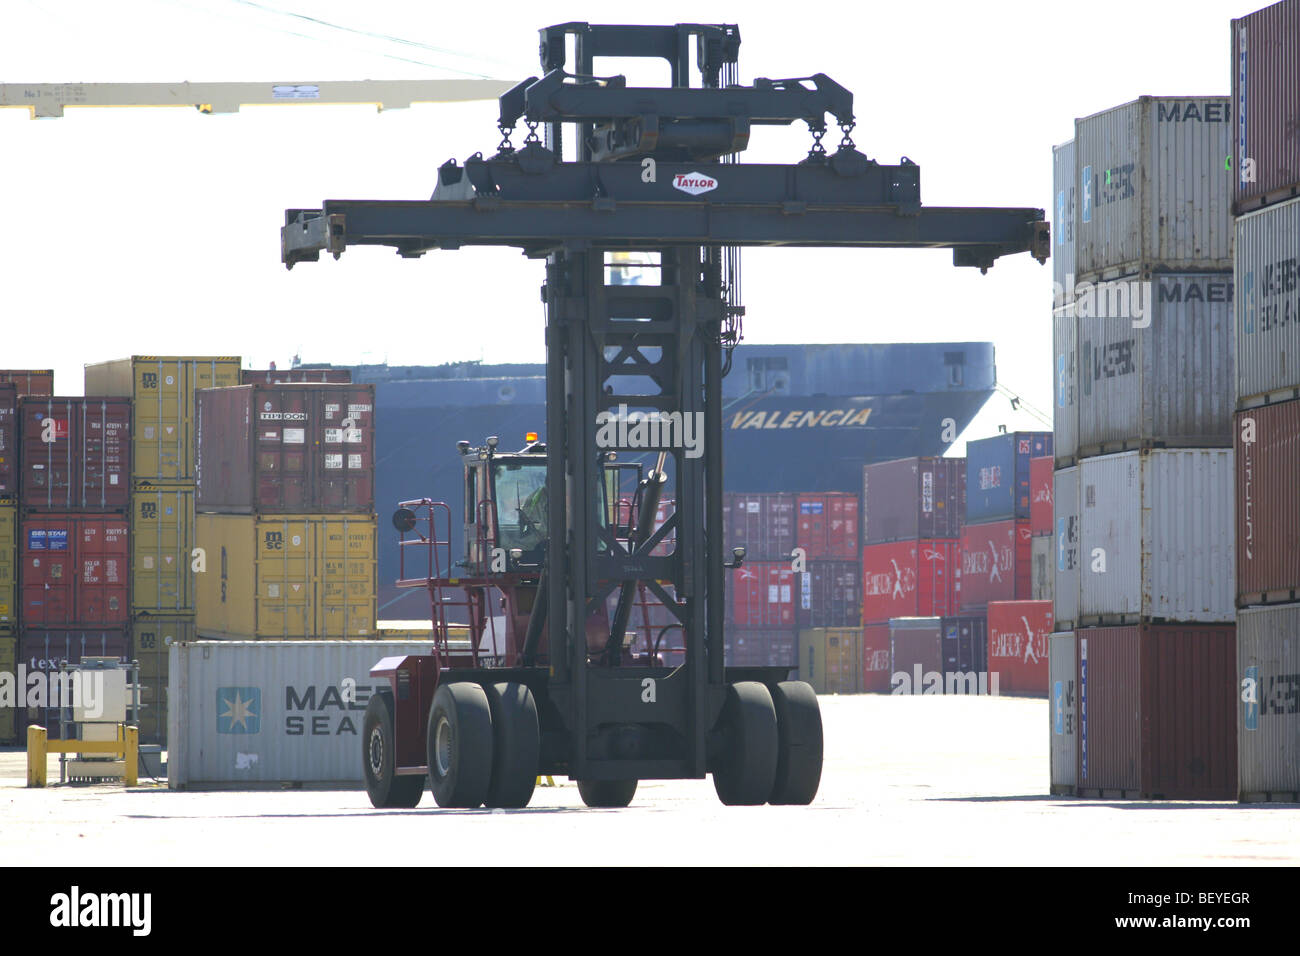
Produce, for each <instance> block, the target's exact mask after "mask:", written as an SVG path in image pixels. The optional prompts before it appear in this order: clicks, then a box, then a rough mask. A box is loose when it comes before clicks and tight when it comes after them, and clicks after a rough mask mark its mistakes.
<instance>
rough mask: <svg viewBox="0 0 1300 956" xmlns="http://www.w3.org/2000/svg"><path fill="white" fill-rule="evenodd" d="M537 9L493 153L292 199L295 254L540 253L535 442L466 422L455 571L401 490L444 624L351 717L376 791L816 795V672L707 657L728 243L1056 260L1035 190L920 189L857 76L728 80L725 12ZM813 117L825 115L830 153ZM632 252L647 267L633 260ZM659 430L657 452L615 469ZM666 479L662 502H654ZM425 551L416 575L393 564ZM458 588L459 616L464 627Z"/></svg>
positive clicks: (388, 800)
mask: <svg viewBox="0 0 1300 956" xmlns="http://www.w3.org/2000/svg"><path fill="white" fill-rule="evenodd" d="M540 34H541V63H542V73H543V75H542V76H541V77H540V78H539V77H532V78H529V79H527V80H525V81H523V82H522V83H520V84H518V85H516V86H515V87H514V88H512V89H511V90H509V91H508V92H506V93H505V94H503V95H502V96H501V98H500V119H499V128H500V131H501V133H502V140H501V143H500V145H499V146H498V147H497V151H496V153H495V154H494V155H492V156H491V157H490V158H484V156H483V155H482V154H481V153H475V154H474V155H473V156H471V157H470V158H469V159H468V160H466V161H465V162H464V164H457V163H456V161H455V160H450V161H448V162H447V163H445V164H444V165H443V166H442V167H441V168H440V169H439V170H438V176H437V183H436V186H435V188H434V191H433V195H432V197H431V198H430V199H429V200H415V201H369V200H328V201H326V202H325V203H324V204H323V206H322V208H320V209H315V210H303V209H290V210H287V211H286V214H285V225H284V227H283V229H282V231H281V242H282V258H283V261H284V263H285V265H287V266H288V267H290V268H292V267H293V266H294V265H295V264H296V263H298V262H302V261H315V260H317V259H318V258H319V257H320V253H321V252H327V253H331V254H333V255H334V256H335V258H337V257H338V256H339V255H340V254H341V253H342V252H343V251H344V250H345V249H347V248H348V247H349V246H356V245H387V246H392V247H395V248H396V250H397V252H398V254H399V255H402V256H407V257H415V256H420V255H423V254H424V253H425V252H428V251H430V250H433V249H458V248H460V247H462V246H466V245H509V246H515V247H519V248H521V249H522V250H523V252H524V253H525V255H527V256H529V257H532V258H544V259H545V261H546V282H545V285H544V286H543V287H542V298H543V301H544V302H545V304H546V349H547V372H546V389H547V411H546V439H547V441H546V443H545V444H544V445H543V444H541V443H539V442H535V441H534V442H532V443H530V444H529V445H528V446H527V447H525V448H524V449H523V450H522V451H521V452H519V453H516V454H505V453H500V454H499V453H498V452H497V447H496V446H497V441H496V440H495V439H493V438H489V439H488V440H487V443H486V444H485V445H483V446H481V447H471V446H470V445H469V443H468V442H461V453H462V455H463V456H464V459H465V463H466V469H465V472H466V486H465V487H466V496H465V502H464V506H465V515H464V520H465V522H466V554H465V556H464V558H463V559H462V560H461V561H460V562H459V564H460V567H461V571H463V573H461V571H458V570H455V569H453V568H452V567H451V560H450V558H451V555H450V553H449V548H450V546H449V545H448V544H447V543H446V542H445V540H444V539H442V537H441V535H440V534H439V523H440V521H442V522H443V526H445V527H446V528H447V530H448V531H449V530H450V521H451V514H450V509H449V508H448V506H447V505H446V504H443V503H438V502H432V501H428V500H425V499H421V500H415V501H409V502H404V503H402V506H401V507H400V508H399V510H398V512H397V513H396V514H395V515H394V519H393V520H394V524H395V525H396V527H397V530H398V531H399V533H401V535H402V542H403V543H402V548H403V555H404V559H403V566H402V567H403V570H402V577H403V581H402V582H401V583H402V584H403V586H414V587H423V588H427V589H428V591H429V594H430V599H431V605H432V615H433V620H434V628H435V639H436V640H435V650H434V653H433V654H430V655H423V656H407V657H401V658H386V659H384V660H382V661H380V662H378V663H377V664H376V665H375V667H374V669H373V670H372V671H371V674H372V676H375V677H378V678H386V679H387V680H388V681H389V686H390V690H391V692H389V693H383V692H381V693H378V694H376V695H375V696H374V697H373V698H372V700H371V702H370V705H369V708H368V710H367V712H366V717H365V723H364V728H363V732H362V738H363V761H364V768H365V777H366V784H367V790H368V792H369V795H370V799H371V801H372V803H374V805H375V806H377V807H412V806H415V805H416V804H417V803H418V802H419V800H420V797H421V795H422V793H423V790H424V786H425V782H426V779H427V780H428V782H429V785H430V787H431V789H432V790H433V794H434V798H435V800H436V802H437V803H438V805H439V806H443V807H476V806H479V805H486V806H489V807H522V806H525V805H527V803H528V801H529V800H530V799H531V796H532V792H533V785H534V782H535V780H536V778H537V775H538V774H563V775H567V776H569V777H570V778H572V779H574V780H576V781H577V783H578V789H579V792H580V794H581V796H582V799H583V801H584V802H585V803H586V804H587V805H588V806H598V807H617V806H626V805H628V804H629V803H630V802H631V800H632V798H633V796H634V794H635V792H636V787H637V782H638V781H639V780H645V779H676V778H703V777H705V776H706V775H710V774H711V775H712V777H713V782H714V787H715V789H716V791H717V794H718V796H719V798H720V799H721V800H722V802H723V803H725V804H731V805H744V804H748V805H753V804H763V803H771V804H807V803H810V802H811V801H812V799H813V798H814V796H815V795H816V792H817V789H818V786H819V783H820V779H821V770H822V726H821V715H820V712H819V709H818V705H817V698H816V696H815V695H814V693H813V692H812V689H811V687H810V686H809V685H808V684H806V683H804V682H801V681H790V680H788V679H787V678H788V676H789V668H785V667H728V666H726V664H725V662H724V640H723V618H724V615H723V606H724V603H723V601H724V588H725V583H724V582H725V575H726V573H727V570H728V569H733V568H735V567H737V566H739V565H740V564H741V563H742V562H743V560H744V553H743V550H741V549H736V550H735V552H733V553H730V554H726V553H724V547H723V530H722V467H723V463H722V401H721V379H722V376H723V375H725V374H726V373H727V371H729V368H730V355H731V350H732V349H733V348H734V346H735V345H736V344H737V342H738V341H739V340H740V323H741V316H742V315H743V308H742V306H741V305H740V297H739V247H743V246H846V247H895V248H899V247H908V248H951V249H952V250H953V262H954V264H955V265H958V266H975V267H978V268H980V269H981V270H982V271H987V269H988V268H989V267H990V266H992V265H993V263H994V261H995V260H996V259H998V258H999V257H1001V256H1004V255H1012V254H1016V253H1020V252H1029V253H1030V254H1031V255H1033V256H1034V257H1035V258H1036V259H1038V260H1039V261H1040V262H1045V261H1046V259H1047V256H1048V253H1049V248H1050V243H1049V236H1048V227H1047V223H1046V222H1044V221H1043V219H1044V217H1043V211H1042V210H1041V209H1013V208H964V207H963V208H941V207H926V206H922V205H921V201H920V169H919V167H918V166H917V165H916V164H915V163H913V162H911V161H910V160H908V159H906V158H904V159H903V160H902V161H901V162H900V163H899V164H898V165H885V164H881V163H878V162H877V161H875V160H873V159H869V158H868V157H867V156H866V155H864V154H863V153H861V152H859V151H858V150H857V149H856V147H855V146H854V143H853V141H852V138H851V135H850V134H851V132H852V130H853V128H854V113H853V96H852V94H851V93H850V92H849V91H848V90H846V89H844V88H843V87H841V86H840V85H838V84H837V83H835V82H834V81H833V80H831V79H830V78H829V77H827V76H825V75H824V74H816V75H814V76H811V77H804V78H796V79H782V80H769V79H756V80H755V81H754V82H753V83H752V84H750V85H741V84H740V83H739V82H738V73H737V54H738V51H739V46H740V33H739V30H738V29H737V27H736V26H734V25H726V24H716V25H714V24H677V25H673V26H623V25H612V26H611V25H591V24H587V23H564V24H560V25H557V26H551V27H547V28H545V29H543V30H541V31H540ZM570 43H571V44H572V62H570V52H569V49H568V47H569V45H570ZM692 52H693V53H694V61H695V66H694V71H693V68H692V56H691V54H692ZM611 57H613V58H629V57H654V58H661V59H664V60H667V61H668V63H669V66H670V68H671V85H670V86H668V87H663V88H637V87H630V86H628V85H627V83H626V80H625V79H624V77H622V76H601V75H598V74H597V72H596V65H597V64H596V61H597V60H598V59H601V58H611ZM693 72H698V85H697V86H692V85H691V82H692V79H693ZM828 115H829V116H831V117H833V118H834V119H835V120H836V122H837V123H838V125H839V127H840V130H841V132H842V138H841V140H840V142H839V145H838V148H837V149H836V151H835V152H834V153H830V154H828V153H827V152H826V150H825V148H824V147H823V145H822V142H821V140H822V138H823V136H824V135H825V133H826V131H827V126H826V117H827V116H828ZM521 120H522V121H523V122H524V124H525V126H526V127H527V130H528V133H527V135H526V137H525V139H524V142H523V144H522V146H520V147H518V148H516V147H515V146H514V145H513V144H512V143H511V139H510V137H511V133H512V131H513V130H514V129H515V127H516V126H517V124H518V123H519V121H521ZM796 121H802V122H804V123H806V124H807V125H808V127H809V128H810V130H811V132H812V136H813V144H812V148H811V150H810V152H809V154H808V156H807V157H806V158H804V159H803V160H802V161H800V162H798V163H795V164H790V165H778V164H745V163H740V162H738V160H737V154H738V153H740V152H741V151H742V150H744V149H745V148H746V146H747V145H748V142H749V137H750V134H751V131H752V130H753V128H754V127H756V126H765V125H789V124H792V123H794V122H796ZM539 127H543V129H544V139H543V138H542V137H539V136H538V135H537V130H538V128H539ZM569 136H572V137H573V142H572V146H571V149H570V150H569V151H567V152H571V153H572V154H573V156H574V158H572V159H566V158H565V156H566V154H567V152H566V149H565V142H566V138H567V137H569ZM628 252H635V253H637V254H638V255H639V258H638V259H637V261H638V262H642V263H645V262H649V263H651V265H650V266H641V267H638V268H642V269H643V270H648V271H650V272H652V273H656V275H655V281H652V282H651V283H647V284H629V283H628V282H626V281H625V280H626V276H624V275H621V274H620V271H621V270H622V269H623V267H622V266H620V265H619V263H620V262H621V261H625V258H624V259H621V258H620V257H625V256H626V254H627V253H628ZM692 429H694V431H695V434H694V438H695V439H696V440H695V441H693V442H692V441H688V440H687V439H689V438H691V437H692V436H691V431H692ZM647 453H648V454H650V455H651V456H653V466H652V467H651V468H650V469H649V470H648V471H645V472H644V473H641V472H640V471H635V470H630V469H636V468H638V467H639V466H637V465H636V464H634V463H633V462H632V461H629V460H628V459H629V458H635V457H637V456H644V455H646V454H647ZM543 462H544V464H543ZM629 486H630V488H631V490H630V492H629ZM666 494H671V496H672V498H673V499H674V501H675V509H674V511H673V513H672V515H671V516H670V517H668V518H667V520H665V521H662V522H656V521H655V520H654V516H655V513H656V504H657V502H658V500H659V498H660V497H661V496H663V495H666ZM539 517H540V520H539ZM670 534H671V535H672V536H673V538H674V540H675V549H673V550H672V551H671V552H670V553H668V554H664V553H662V552H663V550H664V548H663V547H662V543H663V542H664V541H665V540H666V538H667V536H669V535H670ZM408 535H414V537H408ZM412 549H415V550H416V551H418V553H420V554H421V555H423V567H422V569H421V570H422V572H423V573H421V574H419V575H414V574H413V575H411V576H409V577H408V575H407V570H406V567H407V565H406V562H405V555H406V554H407V553H408V552H410V551H411V550H412ZM413 563H419V562H413ZM453 588H456V589H459V590H460V592H461V593H462V594H463V595H464V597H463V598H462V599H459V601H457V602H455V603H454V599H452V598H450V597H448V595H449V594H450V593H451V591H450V589H453ZM645 589H648V590H649V591H650V592H652V593H653V595H654V597H655V598H656V599H657V600H658V602H660V603H661V604H662V606H663V608H665V609H666V610H667V612H668V613H669V614H670V615H671V618H672V620H673V621H675V622H676V623H677V624H678V625H679V626H680V627H679V632H680V633H679V637H678V640H677V641H676V643H675V647H674V649H679V650H680V654H670V653H667V652H666V650H665V646H664V645H660V646H656V645H655V644H654V643H653V642H649V641H641V642H638V640H637V634H636V632H635V631H633V632H631V633H629V630H628V624H629V616H630V612H631V608H632V606H633V604H634V601H635V598H636V594H637V593H638V592H639V591H643V590H645ZM457 606H459V607H462V608H464V611H465V613H466V614H467V615H468V617H469V623H470V627H471V636H470V639H469V640H468V641H467V642H463V643H461V644H459V645H457V644H456V643H455V642H454V641H452V640H451V639H449V637H448V621H447V613H448V609H449V608H454V607H457ZM611 606H612V611H611V610H610V608H611ZM498 612H500V613H498ZM497 621H501V622H502V624H501V625H500V627H499V630H500V631H501V633H500V634H498V633H497V630H498V624H497ZM498 640H499V645H498Z"/></svg>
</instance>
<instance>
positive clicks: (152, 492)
mask: <svg viewBox="0 0 1300 956" xmlns="http://www.w3.org/2000/svg"><path fill="white" fill-rule="evenodd" d="M193 549H194V486H193V485H189V484H185V485H177V484H167V485H160V484H152V483H149V482H138V483H137V484H136V489H135V491H133V492H132V493H131V574H132V578H131V609H132V611H133V612H134V613H136V614H167V615H174V614H193V613H194V573H195V572H194V571H193V570H192V569H191V564H192V560H193V555H192V551H193ZM205 573H206V572H205Z"/></svg>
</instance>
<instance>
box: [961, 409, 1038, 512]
mask: <svg viewBox="0 0 1300 956" xmlns="http://www.w3.org/2000/svg"><path fill="white" fill-rule="evenodd" d="M1050 454H1052V433H1051V432H1009V433H1007V434H1005V435H997V436H995V437H993V438H981V439H979V440H978V441H971V442H967V443H966V523H967V524H984V523H986V522H989V521H1006V520H1008V519H1010V518H1017V519H1020V518H1024V519H1028V517H1029V498H1030V495H1029V459H1031V458H1041V457H1042V456H1044V455H1050Z"/></svg>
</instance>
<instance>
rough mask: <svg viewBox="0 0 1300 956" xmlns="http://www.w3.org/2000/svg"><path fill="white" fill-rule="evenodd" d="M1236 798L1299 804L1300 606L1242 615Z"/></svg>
mask: <svg viewBox="0 0 1300 956" xmlns="http://www.w3.org/2000/svg"><path fill="white" fill-rule="evenodd" d="M1237 680H1238V681H1240V682H1241V687H1242V693H1241V694H1239V695H1238V697H1239V698H1241V697H1245V696H1247V695H1246V693H1245V691H1246V689H1247V687H1248V686H1249V685H1248V684H1247V683H1246V682H1247V681H1253V686H1254V690H1255V693H1254V698H1255V699H1254V700H1253V701H1247V700H1241V699H1239V700H1238V702H1237V708H1238V709H1237V797H1238V799H1239V800H1241V801H1242V802H1246V803H1253V802H1261V801H1271V800H1276V801H1281V802H1285V803H1300V604H1279V605H1276V606H1274V607H1252V608H1245V609H1243V610H1241V611H1240V612H1239V613H1238V615H1237Z"/></svg>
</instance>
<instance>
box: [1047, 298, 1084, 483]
mask: <svg viewBox="0 0 1300 956" xmlns="http://www.w3.org/2000/svg"><path fill="white" fill-rule="evenodd" d="M1075 313H1076V306H1075V304H1073V303H1071V304H1070V305H1066V306H1062V307H1061V308H1059V309H1056V310H1055V311H1054V312H1053V313H1052V368H1053V374H1054V375H1055V377H1056V385H1055V392H1056V408H1055V409H1053V414H1052V451H1053V456H1054V458H1055V460H1056V464H1057V465H1058V466H1060V467H1062V468H1065V467H1068V466H1070V465H1073V464H1074V463H1075V460H1076V459H1077V458H1078V455H1079V351H1078V349H1079V320H1078V316H1077V315H1076V314H1075Z"/></svg>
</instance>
